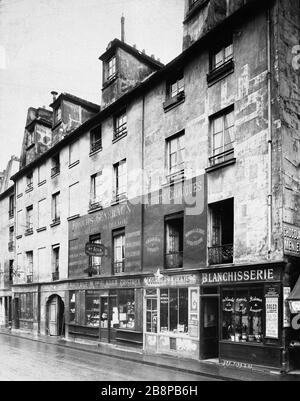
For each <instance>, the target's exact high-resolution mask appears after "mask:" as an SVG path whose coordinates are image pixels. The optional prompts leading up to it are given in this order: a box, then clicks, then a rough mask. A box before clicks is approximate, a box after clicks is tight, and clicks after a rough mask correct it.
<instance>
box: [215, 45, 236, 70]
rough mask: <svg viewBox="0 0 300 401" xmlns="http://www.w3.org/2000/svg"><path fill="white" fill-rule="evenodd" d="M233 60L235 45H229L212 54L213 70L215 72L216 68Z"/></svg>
mask: <svg viewBox="0 0 300 401" xmlns="http://www.w3.org/2000/svg"><path fill="white" fill-rule="evenodd" d="M232 59H233V44H232V41H231V43H227V44H226V45H225V46H223V47H222V48H221V49H218V50H217V51H215V52H213V53H212V57H211V69H212V70H214V69H216V68H220V67H222V66H223V65H224V64H226V63H227V62H228V61H231V60H232Z"/></svg>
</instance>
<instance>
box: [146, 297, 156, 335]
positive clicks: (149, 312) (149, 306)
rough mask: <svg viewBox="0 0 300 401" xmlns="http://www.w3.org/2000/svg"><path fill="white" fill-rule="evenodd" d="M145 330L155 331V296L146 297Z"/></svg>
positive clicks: (148, 331)
mask: <svg viewBox="0 0 300 401" xmlns="http://www.w3.org/2000/svg"><path fill="white" fill-rule="evenodd" d="M146 331H147V333H157V298H152V297H151V298H146Z"/></svg>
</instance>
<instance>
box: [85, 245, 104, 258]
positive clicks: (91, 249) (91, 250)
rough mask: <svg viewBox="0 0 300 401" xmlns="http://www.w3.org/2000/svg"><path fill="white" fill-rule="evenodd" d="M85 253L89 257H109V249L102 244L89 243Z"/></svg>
mask: <svg viewBox="0 0 300 401" xmlns="http://www.w3.org/2000/svg"><path fill="white" fill-rule="evenodd" d="M85 253H86V255H88V256H94V257H103V256H108V249H107V248H106V247H105V246H104V245H102V244H95V243H93V242H88V243H86V244H85Z"/></svg>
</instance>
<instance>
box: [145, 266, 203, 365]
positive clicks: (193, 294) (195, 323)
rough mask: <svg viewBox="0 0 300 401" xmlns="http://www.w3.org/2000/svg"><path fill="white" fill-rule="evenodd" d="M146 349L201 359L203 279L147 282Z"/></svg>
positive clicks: (154, 278) (167, 278)
mask: <svg viewBox="0 0 300 401" xmlns="http://www.w3.org/2000/svg"><path fill="white" fill-rule="evenodd" d="M144 285H145V289H144V350H145V352H151V353H152V352H154V353H161V354H171V355H176V356H182V357H188V358H192V359H199V277H198V276H197V275H196V274H177V275H166V274H165V275H162V274H160V273H159V272H158V273H157V274H156V275H155V276H152V277H146V278H145V279H144Z"/></svg>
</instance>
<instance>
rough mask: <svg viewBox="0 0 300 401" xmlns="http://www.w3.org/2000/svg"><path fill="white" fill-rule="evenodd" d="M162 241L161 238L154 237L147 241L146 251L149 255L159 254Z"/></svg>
mask: <svg viewBox="0 0 300 401" xmlns="http://www.w3.org/2000/svg"><path fill="white" fill-rule="evenodd" d="M161 243H162V239H161V238H160V237H157V236H154V237H150V238H148V239H147V240H146V242H145V244H146V249H147V251H148V252H149V253H156V252H159V250H160V247H161Z"/></svg>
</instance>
